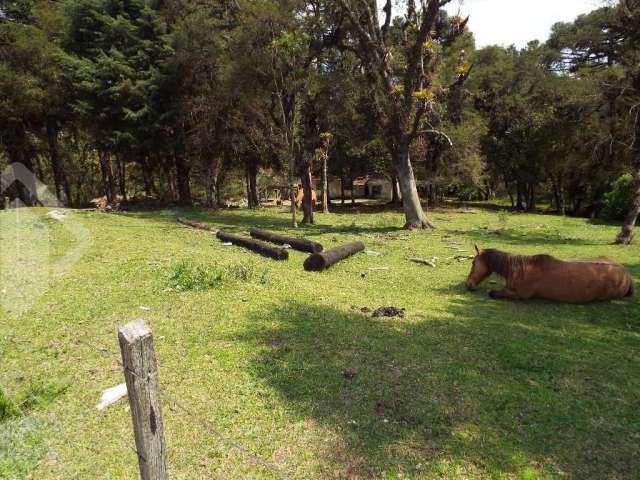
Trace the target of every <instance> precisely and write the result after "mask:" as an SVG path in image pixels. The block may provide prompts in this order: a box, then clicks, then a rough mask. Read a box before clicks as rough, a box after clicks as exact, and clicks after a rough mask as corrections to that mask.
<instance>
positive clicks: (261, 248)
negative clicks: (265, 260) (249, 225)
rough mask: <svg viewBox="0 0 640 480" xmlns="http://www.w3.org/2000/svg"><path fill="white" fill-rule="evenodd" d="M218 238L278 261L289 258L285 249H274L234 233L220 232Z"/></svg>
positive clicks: (217, 234) (264, 243) (266, 244)
mask: <svg viewBox="0 0 640 480" xmlns="http://www.w3.org/2000/svg"><path fill="white" fill-rule="evenodd" d="M216 237H218V239H219V240H221V241H223V242H229V243H232V244H234V245H237V246H238V247H244V248H247V249H249V250H251V251H253V252H256V253H259V254H260V255H263V256H265V257H269V258H274V259H276V260H287V259H288V258H289V252H287V250H285V249H284V248H277V247H274V246H272V245H270V244H268V243H267V242H263V241H262V240H255V239H253V238H249V237H242V236H240V235H234V234H233V233H227V232H223V231H222V230H218V233H216Z"/></svg>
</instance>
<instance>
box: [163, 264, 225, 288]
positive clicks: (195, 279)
mask: <svg viewBox="0 0 640 480" xmlns="http://www.w3.org/2000/svg"><path fill="white" fill-rule="evenodd" d="M221 282H222V273H221V272H220V271H219V270H218V269H217V268H216V267H210V266H204V265H194V263H193V262H191V261H190V260H182V261H180V262H177V263H176V264H174V265H173V266H172V267H171V275H170V277H169V285H170V286H171V287H172V288H175V289H176V290H180V291H187V290H204V289H206V288H213V287H215V286H217V285H219V284H220V283H221Z"/></svg>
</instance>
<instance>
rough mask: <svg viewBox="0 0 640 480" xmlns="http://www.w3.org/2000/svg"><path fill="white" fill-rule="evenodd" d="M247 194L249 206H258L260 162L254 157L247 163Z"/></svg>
mask: <svg viewBox="0 0 640 480" xmlns="http://www.w3.org/2000/svg"><path fill="white" fill-rule="evenodd" d="M247 196H248V203H249V208H258V207H259V206H260V199H259V198H258V164H257V162H256V161H255V160H254V159H251V160H249V161H248V163H247Z"/></svg>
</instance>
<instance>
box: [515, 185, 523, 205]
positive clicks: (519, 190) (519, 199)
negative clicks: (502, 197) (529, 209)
mask: <svg viewBox="0 0 640 480" xmlns="http://www.w3.org/2000/svg"><path fill="white" fill-rule="evenodd" d="M516 191H517V199H516V210H524V205H523V203H522V200H523V195H522V182H520V180H518V181H517V182H516Z"/></svg>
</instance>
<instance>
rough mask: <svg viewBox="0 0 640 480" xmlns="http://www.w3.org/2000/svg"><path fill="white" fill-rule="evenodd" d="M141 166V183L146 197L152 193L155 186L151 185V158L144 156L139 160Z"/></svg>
mask: <svg viewBox="0 0 640 480" xmlns="http://www.w3.org/2000/svg"><path fill="white" fill-rule="evenodd" d="M140 166H141V167H142V183H143V184H144V193H145V195H146V196H147V197H150V196H151V195H153V191H154V190H155V186H154V185H153V170H152V169H151V159H150V158H149V157H148V156H144V157H143V158H142V160H141V162H140Z"/></svg>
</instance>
